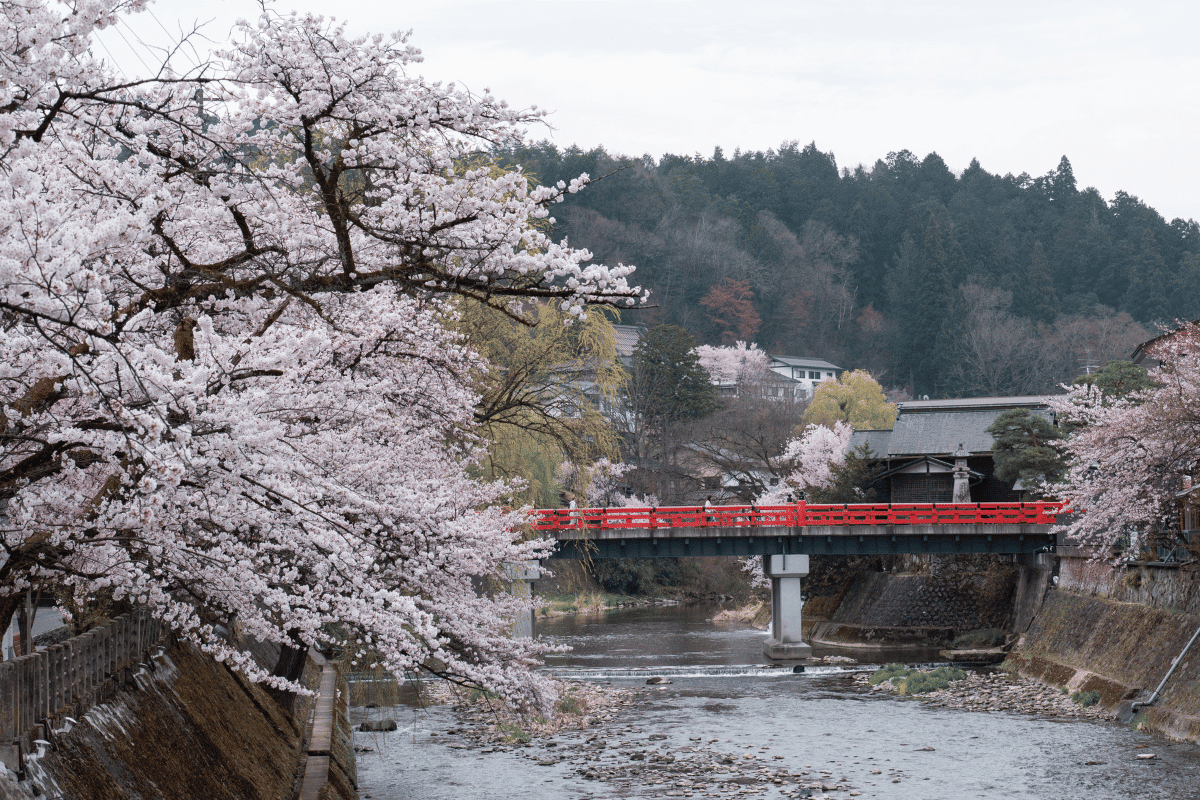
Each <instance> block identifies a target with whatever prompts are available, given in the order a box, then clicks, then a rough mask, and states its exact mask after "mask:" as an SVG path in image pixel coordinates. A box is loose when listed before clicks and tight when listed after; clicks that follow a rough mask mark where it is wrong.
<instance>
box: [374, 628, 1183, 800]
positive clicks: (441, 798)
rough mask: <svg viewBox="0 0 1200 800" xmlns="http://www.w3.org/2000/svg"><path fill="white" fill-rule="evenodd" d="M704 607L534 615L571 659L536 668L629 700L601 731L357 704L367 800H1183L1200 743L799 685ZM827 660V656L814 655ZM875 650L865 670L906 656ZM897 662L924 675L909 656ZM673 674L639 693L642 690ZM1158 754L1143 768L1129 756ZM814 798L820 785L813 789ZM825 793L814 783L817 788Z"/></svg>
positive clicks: (754, 642)
mask: <svg viewBox="0 0 1200 800" xmlns="http://www.w3.org/2000/svg"><path fill="white" fill-rule="evenodd" d="M715 611H716V609H714V608H711V607H709V608H702V607H695V606H670V607H658V608H650V609H621V610H618V611H614V612H609V613H607V614H599V615H589V616H586V617H584V616H577V617H561V618H555V619H550V620H539V635H540V636H542V637H544V638H545V639H547V640H548V641H549V642H552V643H555V644H567V645H570V646H572V647H573V648H574V649H573V650H572V651H571V652H568V653H563V654H557V655H554V656H552V657H551V658H549V659H547V660H548V662H549V663H548V666H547V668H546V669H547V671H548V672H550V673H551V674H553V675H556V676H560V677H562V678H564V679H567V680H573V681H582V682H594V683H603V684H611V685H612V686H613V687H614V688H615V687H621V688H626V689H629V690H634V691H636V692H637V693H638V694H637V695H636V702H635V703H634V704H633V705H632V706H630V707H627V708H626V709H625V710H623V711H622V713H621V714H620V715H619V716H618V717H617V718H616V719H614V720H612V721H610V722H608V723H607V724H605V725H604V726H601V727H595V728H589V729H588V730H586V731H576V732H573V733H565V734H559V735H557V736H554V737H551V738H550V739H549V740H538V739H534V740H533V741H531V742H530V743H529V745H528V746H522V745H519V744H518V745H507V746H493V745H477V744H472V742H471V740H469V739H466V738H464V737H463V736H462V733H463V731H464V722H463V719H462V717H461V716H460V715H459V714H457V713H456V712H454V711H453V710H451V709H450V708H449V707H447V706H428V707H421V705H420V704H419V703H417V702H416V701H415V695H413V699H412V701H411V702H409V703H407V704H402V705H399V706H397V707H395V708H394V709H393V708H388V709H386V710H383V709H371V710H366V709H356V710H355V714H356V716H357V717H358V718H366V717H368V716H370V717H371V718H378V717H379V716H380V715H381V714H385V713H386V714H389V715H392V714H394V716H395V717H396V719H397V722H398V724H399V730H397V731H395V732H392V733H373V734H357V733H356V734H355V736H356V742H357V743H358V744H359V745H360V746H363V747H370V748H372V750H371V752H365V753H362V754H361V755H360V757H359V783H360V796H362V797H363V798H370V800H497V799H498V800H507V799H508V798H512V799H513V800H517V799H518V798H520V800H606V799H608V798H614V799H615V798H625V797H629V798H650V797H695V798H700V797H721V798H743V797H753V798H804V797H823V796H824V797H830V798H834V797H836V798H846V799H847V800H849V799H850V798H896V799H897V800H901V799H903V800H939V799H941V798H945V800H958V798H984V799H985V800H1014V799H1016V798H1023V799H1026V800H1076V799H1078V800H1116V799H1117V798H1139V799H1140V798H1172V799H1173V798H1180V799H1181V800H1183V799H1185V798H1195V797H1198V796H1200V789H1197V786H1198V785H1200V784H1198V780H1200V748H1197V747H1196V746H1194V745H1190V744H1179V743H1171V742H1167V741H1164V740H1162V739H1157V738H1154V737H1152V736H1149V735H1147V734H1143V733H1139V732H1137V731H1132V730H1130V729H1128V728H1126V727H1123V726H1121V725H1119V724H1117V723H1116V722H1110V721H1080V720H1065V719H1058V718H1052V717H1044V716H1033V715H1028V714H1018V713H1009V712H993V713H977V712H968V711H961V710H954V709H946V708H933V707H929V706H924V705H922V704H920V703H918V702H914V701H906V700H901V699H898V698H896V697H895V696H892V695H885V694H882V693H879V692H870V691H868V690H866V689H865V688H864V686H863V683H862V679H861V675H862V673H863V672H864V671H865V670H868V669H874V665H868V664H843V663H838V664H817V665H811V666H807V667H806V669H805V671H804V672H802V673H796V672H793V671H792V669H790V668H787V667H784V668H780V667H771V666H769V665H767V664H766V663H764V662H763V661H762V659H761V656H760V652H761V644H762V637H763V636H764V635H765V634H764V633H763V632H761V631H757V630H752V629H749V628H745V627H739V626H736V625H720V624H716V623H713V622H711V621H709V620H710V617H712V615H713V614H714V613H715ZM817 655H824V653H817ZM899 655H901V654H900V653H897V652H895V651H893V652H877V653H875V654H874V655H873V657H872V658H873V660H875V661H877V662H878V661H891V660H900V659H898V658H897V656H899ZM903 660H905V661H906V662H908V663H914V662H918V663H928V662H936V660H937V658H936V653H928V652H924V653H922V652H917V653H914V654H911V657H909V658H905V659H903ZM652 676H658V677H662V678H666V679H669V680H670V681H671V682H670V683H669V684H666V685H659V686H646V685H645V684H646V680H647V678H648V677H652ZM1150 753H1153V754H1154V755H1155V758H1153V759H1145V758H1138V756H1139V755H1142V756H1144V755H1147V754H1150ZM814 786H815V787H816V788H815V789H814V788H812V787H814ZM822 787H826V788H822Z"/></svg>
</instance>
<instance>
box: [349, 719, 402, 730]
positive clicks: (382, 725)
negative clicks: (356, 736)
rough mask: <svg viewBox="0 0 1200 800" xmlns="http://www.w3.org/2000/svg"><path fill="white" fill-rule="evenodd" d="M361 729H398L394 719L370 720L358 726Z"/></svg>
mask: <svg viewBox="0 0 1200 800" xmlns="http://www.w3.org/2000/svg"><path fill="white" fill-rule="evenodd" d="M358 729H359V730H360V731H364V732H369V731H394V730H396V720H394V719H390V718H389V719H377V720H375V721H373V722H371V721H368V722H364V723H363V724H361V725H359V726H358Z"/></svg>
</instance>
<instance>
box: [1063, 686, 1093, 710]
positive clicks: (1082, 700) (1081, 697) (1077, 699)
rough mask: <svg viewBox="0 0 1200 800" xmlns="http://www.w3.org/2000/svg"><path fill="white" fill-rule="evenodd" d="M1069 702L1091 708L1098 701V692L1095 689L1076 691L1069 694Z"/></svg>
mask: <svg viewBox="0 0 1200 800" xmlns="http://www.w3.org/2000/svg"><path fill="white" fill-rule="evenodd" d="M1064 691H1065V690H1064ZM1071 702H1072V703H1074V704H1075V705H1078V706H1083V707H1084V708H1091V707H1092V706H1094V705H1096V703H1099V702H1100V693H1099V692H1097V691H1096V690H1095V689H1090V690H1088V691H1086V692H1076V693H1075V694H1073V695H1071Z"/></svg>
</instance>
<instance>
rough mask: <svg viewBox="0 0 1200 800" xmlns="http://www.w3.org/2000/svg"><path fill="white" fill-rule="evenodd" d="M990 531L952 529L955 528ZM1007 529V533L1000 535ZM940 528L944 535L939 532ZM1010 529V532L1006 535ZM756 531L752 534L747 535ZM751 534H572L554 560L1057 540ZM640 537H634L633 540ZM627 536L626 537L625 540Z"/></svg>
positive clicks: (1022, 549)
mask: <svg viewBox="0 0 1200 800" xmlns="http://www.w3.org/2000/svg"><path fill="white" fill-rule="evenodd" d="M964 527H968V528H972V529H975V528H980V527H984V528H987V529H989V530H986V531H976V530H970V531H966V530H954V529H956V528H964ZM999 528H1005V529H1006V530H998V529H999ZM939 529H941V530H939ZM1007 529H1011V530H1007ZM750 530H752V531H753V535H752V534H750V533H749V531H750ZM767 530H771V531H772V533H771V535H766V534H767ZM767 530H764V529H762V528H758V529H748V531H747V533H741V532H740V531H737V530H736V529H735V530H734V531H732V532H731V534H724V535H720V536H716V535H713V531H712V529H706V528H695V529H686V528H683V529H681V528H673V529H669V530H664V531H659V532H655V531H636V532H633V531H630V532H628V534H626V532H623V531H611V530H604V531H596V532H595V533H594V534H593V535H590V536H589V535H587V532H586V531H571V532H569V534H568V535H570V538H565V537H560V538H559V546H558V548H557V549H556V550H555V551H554V554H553V555H551V556H550V558H576V559H579V558H582V559H589V558H590V559H598V558H689V557H699V556H764V555H793V554H795V555H835V556H855V555H893V554H902V553H904V554H930V553H936V554H947V555H949V554H955V553H1003V554H1015V553H1030V554H1032V553H1044V552H1051V551H1053V550H1054V547H1055V544H1056V537H1055V535H1054V534H1053V533H1050V532H1049V530H1050V526H1048V525H1004V526H1000V525H987V526H950V525H937V526H932V525H929V526H925V525H922V526H908V525H896V526H869V527H868V526H864V527H861V528H858V529H855V528H852V527H849V526H847V527H839V528H794V529H787V528H777V529H767ZM634 533H636V535H631V534H634ZM623 534H626V535H623Z"/></svg>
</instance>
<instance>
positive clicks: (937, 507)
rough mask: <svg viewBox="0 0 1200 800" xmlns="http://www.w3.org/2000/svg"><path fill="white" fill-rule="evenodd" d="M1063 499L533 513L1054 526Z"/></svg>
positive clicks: (647, 522)
mask: <svg viewBox="0 0 1200 800" xmlns="http://www.w3.org/2000/svg"><path fill="white" fill-rule="evenodd" d="M1063 506H1064V504H1063V503H1053V502H1041V503H859V504H850V505H839V504H811V503H805V502H800V503H789V504H787V505H780V506H752V505H745V506H713V507H711V508H703V507H697V506H670V507H666V506H664V507H660V508H571V509H567V508H546V509H537V510H535V511H533V512H531V514H530V524H531V526H532V527H533V529H534V530H540V531H560V530H573V529H580V530H592V529H599V530H620V529H637V530H647V529H650V530H653V529H656V528H759V527H789V528H796V527H809V526H817V525H820V526H828V525H950V524H974V525H989V524H994V525H1000V524H1013V523H1024V524H1029V525H1053V524H1055V523H1056V522H1057V518H1056V515H1057V514H1059V513H1062V510H1063Z"/></svg>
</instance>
